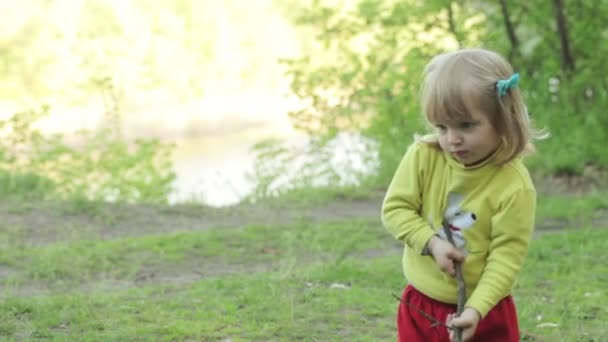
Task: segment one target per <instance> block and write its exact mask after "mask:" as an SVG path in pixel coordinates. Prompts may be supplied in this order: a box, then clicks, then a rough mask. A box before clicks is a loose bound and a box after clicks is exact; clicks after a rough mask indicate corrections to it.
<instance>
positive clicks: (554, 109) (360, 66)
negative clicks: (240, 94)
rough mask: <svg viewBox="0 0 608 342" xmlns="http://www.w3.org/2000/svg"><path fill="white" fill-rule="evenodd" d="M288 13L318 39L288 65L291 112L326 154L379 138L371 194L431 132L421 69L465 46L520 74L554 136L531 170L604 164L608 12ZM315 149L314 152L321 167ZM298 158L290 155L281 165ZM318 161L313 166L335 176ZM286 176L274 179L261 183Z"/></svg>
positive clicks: (467, 8)
mask: <svg viewBox="0 0 608 342" xmlns="http://www.w3.org/2000/svg"><path fill="white" fill-rule="evenodd" d="M291 5H292V6H291V7H290V13H291V16H292V18H293V20H294V22H295V23H296V24H297V25H299V27H300V28H301V29H302V30H305V32H307V33H308V34H310V35H311V36H313V37H315V39H314V40H313V41H309V42H308V44H309V46H307V47H306V49H305V51H306V52H305V54H304V55H303V56H302V57H300V58H296V59H292V60H287V61H285V63H286V65H287V66H288V68H289V75H290V76H291V78H292V83H291V89H292V91H293V92H294V93H295V94H296V95H297V96H299V97H300V98H301V99H302V100H304V102H305V103H306V104H307V105H306V106H305V107H304V108H302V109H301V110H298V111H294V112H293V113H291V118H292V120H293V123H294V125H295V126H296V127H297V128H299V129H300V130H302V131H304V132H306V133H307V134H308V135H309V136H310V137H311V139H312V140H313V141H315V142H319V143H320V145H323V144H325V143H328V142H331V141H334V139H335V137H337V136H338V135H339V134H340V133H343V132H350V133H355V134H359V135H361V136H362V137H364V138H365V139H371V140H372V141H374V142H375V144H369V146H370V148H373V149H375V150H374V151H370V152H369V153H367V155H370V154H375V155H377V156H378V160H379V166H378V167H377V168H374V169H372V170H371V171H372V173H373V174H372V177H373V179H372V180H371V181H370V180H368V185H371V186H386V185H387V184H388V182H389V181H390V177H391V176H392V174H393V172H394V169H395V167H396V164H397V163H398V161H399V160H400V158H401V157H402V155H403V153H404V151H405V149H406V147H407V145H408V144H409V143H410V142H411V137H412V133H413V132H416V131H420V130H423V129H424V126H423V123H422V120H421V113H420V107H419V104H418V102H419V101H418V89H419V84H420V77H421V74H422V68H423V66H424V65H425V64H426V63H427V62H428V60H429V59H430V58H431V57H432V56H433V55H435V54H437V53H439V52H443V51H447V50H453V49H456V48H458V47H475V46H483V47H487V48H490V49H493V50H496V51H498V52H500V53H502V54H503V55H505V56H507V57H508V58H509V59H510V60H511V62H512V64H513V65H514V66H515V68H516V70H517V71H519V72H520V74H521V75H522V85H521V86H522V90H523V92H524V98H525V100H526V101H527V105H528V107H529V111H530V113H531V115H532V118H533V120H534V121H535V122H536V126H539V127H544V128H546V129H547V130H548V131H549V132H550V133H551V135H552V138H550V139H549V140H546V141H543V142H540V143H539V150H540V152H541V153H540V154H538V155H537V156H536V157H534V158H532V159H531V160H530V166H531V167H532V168H534V169H535V170H537V171H539V172H540V173H555V172H564V171H567V172H573V173H577V172H580V171H581V170H582V169H583V167H584V166H585V165H586V164H589V163H592V164H595V165H596V166H599V167H603V168H606V167H608V155H607V154H606V153H605V152H604V148H605V146H604V145H605V143H607V142H608V139H607V138H606V131H607V130H608V117H607V116H606V115H604V114H603V108H606V106H607V105H608V83H606V78H605V77H604V75H606V74H607V73H608V67H607V65H606V63H605V62H604V61H603V58H602V56H604V55H605V54H606V53H608V45H606V44H597V42H601V41H605V37H606V35H607V34H608V31H606V30H605V23H606V22H608V6H605V5H600V2H598V1H590V2H585V3H577V4H576V5H575V4H572V5H569V6H573V7H574V6H576V8H563V7H559V6H561V5H560V3H559V2H548V1H540V0H534V1H518V2H511V1H509V2H506V1H498V2H495V3H487V2H482V1H470V2H461V1H447V2H446V1H425V2H420V1H414V0H359V1H353V2H347V3H343V2H339V3H336V2H335V1H324V0H313V1H309V2H306V3H304V2H293V3H292V4H291ZM294 13H295V14H294ZM591 51H594V52H593V53H591ZM318 150H322V147H319V148H318V149H317V150H311V151H308V152H310V153H311V154H312V155H313V156H312V158H314V153H316V152H317V151H318ZM301 153H302V151H300V150H298V151H296V150H292V151H289V150H287V149H285V148H284V147H283V148H282V149H281V158H283V159H284V160H289V158H288V157H286V156H287V155H289V154H293V155H298V154H301ZM262 156H263V157H262V158H259V160H258V163H259V164H264V163H266V164H267V165H268V164H269V163H270V162H269V160H268V159H269V158H268V154H262ZM323 158H324V157H319V158H318V161H319V163H311V164H312V165H315V167H318V165H319V164H320V165H325V167H326V168H328V169H329V168H331V167H332V166H331V164H329V163H324V162H323ZM282 165H283V166H284V167H286V166H287V165H288V164H282ZM282 172H283V170H280V171H278V172H276V173H275V174H274V175H273V174H272V171H271V172H270V173H269V172H267V173H266V174H265V175H264V177H265V179H266V182H268V181H269V180H270V179H272V178H273V177H279V174H280V173H282ZM326 172H327V173H331V171H326ZM302 173H303V174H304V173H305V172H302ZM368 176H369V175H368Z"/></svg>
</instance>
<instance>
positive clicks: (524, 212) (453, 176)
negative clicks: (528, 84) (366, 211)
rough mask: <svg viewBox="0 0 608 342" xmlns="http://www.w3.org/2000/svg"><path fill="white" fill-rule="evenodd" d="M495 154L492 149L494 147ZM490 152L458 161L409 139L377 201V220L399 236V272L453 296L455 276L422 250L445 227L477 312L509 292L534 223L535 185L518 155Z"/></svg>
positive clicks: (439, 294) (449, 299) (429, 291)
mask: <svg viewBox="0 0 608 342" xmlns="http://www.w3.org/2000/svg"><path fill="white" fill-rule="evenodd" d="M497 153H500V152H497ZM492 159H493V158H490V159H489V160H488V161H486V162H485V163H483V164H481V165H476V166H474V167H466V166H464V165H462V164H461V163H459V162H457V161H456V160H454V159H453V158H452V157H451V156H449V155H447V154H445V153H444V152H442V151H441V150H439V149H437V148H434V147H431V146H428V145H426V144H424V143H419V142H416V143H414V144H413V145H411V146H410V148H409V149H408V151H407V153H406V154H405V156H404V157H403V160H402V161H401V163H400V164H399V167H398V168H397V171H396V173H395V176H394V178H393V180H392V182H391V184H390V186H389V188H388V191H387V194H386V197H385V199H384V203H383V206H382V221H383V223H384V225H385V227H386V228H387V229H388V231H389V232H390V233H391V234H393V236H395V238H397V239H399V240H402V241H404V243H405V248H404V252H403V271H404V274H405V276H406V278H407V280H408V282H409V283H410V284H411V285H413V286H414V287H415V288H416V289H418V290H419V291H421V292H422V293H424V294H426V295H427V296H429V297H431V298H434V299H436V300H439V301H441V302H444V303H456V299H457V289H456V287H457V286H456V278H454V277H451V276H449V275H448V274H446V273H443V272H441V271H440V270H439V268H438V266H437V265H436V264H435V261H434V260H433V259H432V257H430V256H427V255H423V251H424V247H425V246H426V243H427V242H428V241H429V239H430V238H431V237H432V236H433V235H435V234H438V235H440V237H442V238H445V235H444V234H443V228H442V222H445V223H446V225H448V226H449V227H450V229H451V231H452V235H453V236H454V239H455V243H456V245H457V247H459V248H460V249H461V250H463V251H464V252H465V254H466V255H467V257H466V259H465V262H464V264H463V275H464V279H465V284H466V290H467V302H466V304H465V305H466V306H469V307H472V308H474V309H476V310H477V311H479V312H480V313H481V315H482V317H485V316H486V314H487V313H488V311H489V310H490V309H491V308H492V307H494V305H496V304H497V303H498V302H499V301H500V300H501V299H503V298H504V297H506V296H507V295H509V294H510V293H511V290H512V288H513V285H514V284H515V280H516V278H517V275H518V273H519V271H520V269H521V267H522V264H523V260H524V257H525V255H526V253H527V250H528V245H529V242H530V239H531V236H532V231H533V227H534V215H535V207H536V190H535V189H534V185H533V184H532V181H531V179H530V175H529V174H528V171H527V169H526V168H525V166H524V165H523V164H522V162H521V160H520V159H516V160H514V161H511V162H510V163H508V164H506V165H503V166H501V167H499V166H497V165H495V164H493V163H492Z"/></svg>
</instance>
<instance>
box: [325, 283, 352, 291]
mask: <svg viewBox="0 0 608 342" xmlns="http://www.w3.org/2000/svg"><path fill="white" fill-rule="evenodd" d="M329 288H330V289H339V290H348V289H350V284H341V283H333V284H331V285H329Z"/></svg>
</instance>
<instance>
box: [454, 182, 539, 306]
mask: <svg viewBox="0 0 608 342" xmlns="http://www.w3.org/2000/svg"><path fill="white" fill-rule="evenodd" d="M535 210H536V192H535V191H534V190H531V189H521V190H518V191H516V192H515V193H514V194H512V195H511V196H509V197H508V198H507V199H506V200H505V201H504V202H503V204H502V206H501V209H500V211H499V212H498V213H497V214H496V215H494V216H493V217H492V233H491V242H490V247H489V251H488V253H489V254H488V259H487V262H486V266H485V269H484V271H483V274H482V276H481V279H480V280H479V283H478V284H477V287H476V288H475V290H474V291H473V293H472V294H471V296H470V297H469V300H468V301H467V303H466V304H465V305H466V306H469V307H472V308H474V309H476V310H477V311H479V313H481V316H482V317H485V316H486V315H487V313H488V311H490V309H492V307H494V306H495V305H496V304H498V302H499V301H500V300H501V299H503V298H504V297H506V296H507V295H509V294H510V293H511V290H512V288H513V286H514V284H515V280H516V278H517V276H518V274H519V271H520V270H521V267H522V265H523V262H524V258H525V256H526V254H527V251H528V246H529V244H530V240H531V238H532V232H533V230H534V215H535Z"/></svg>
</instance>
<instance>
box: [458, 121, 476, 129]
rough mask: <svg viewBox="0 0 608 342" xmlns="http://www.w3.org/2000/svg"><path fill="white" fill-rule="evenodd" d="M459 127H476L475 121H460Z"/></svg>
mask: <svg viewBox="0 0 608 342" xmlns="http://www.w3.org/2000/svg"><path fill="white" fill-rule="evenodd" d="M458 127H460V129H471V128H473V127H475V123H474V122H470V121H465V122H461V123H459V124H458Z"/></svg>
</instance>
